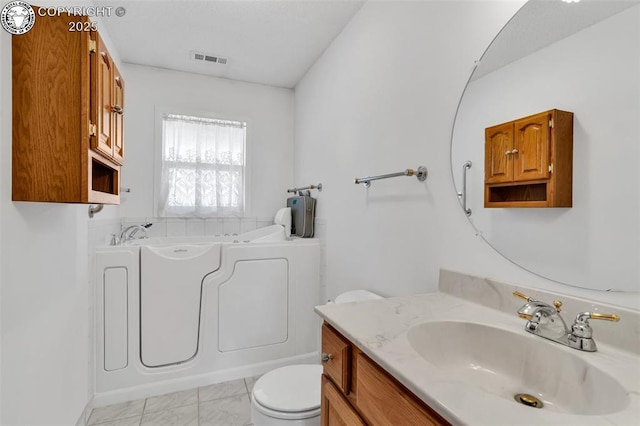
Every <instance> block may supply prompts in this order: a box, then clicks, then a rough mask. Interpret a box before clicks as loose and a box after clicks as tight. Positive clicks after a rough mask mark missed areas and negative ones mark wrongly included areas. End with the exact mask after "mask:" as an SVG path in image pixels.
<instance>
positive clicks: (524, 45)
mask: <svg viewBox="0 0 640 426" xmlns="http://www.w3.org/2000/svg"><path fill="white" fill-rule="evenodd" d="M638 4H640V0H627V1H618V0H581V1H579V2H577V3H567V2H564V1H560V0H554V1H551V0H530V1H528V2H527V3H526V4H525V5H524V6H522V8H521V9H520V10H519V11H518V13H516V14H515V16H514V17H513V18H512V19H511V20H510V21H509V23H508V24H507V25H505V27H504V28H503V29H502V31H501V32H500V33H499V34H498V36H496V38H495V39H494V40H493V42H492V43H491V45H490V46H489V48H488V49H487V51H486V52H485V54H484V55H483V56H482V59H481V61H480V63H479V64H478V66H477V68H476V70H475V72H474V73H473V79H477V78H480V77H482V76H483V75H486V74H488V73H490V72H491V71H494V70H496V69H498V68H500V67H503V66H505V65H507V64H509V63H511V62H513V61H516V60H518V59H521V58H524V57H525V56H527V55H529V54H531V53H534V52H536V51H538V50H540V49H542V48H544V47H546V46H549V45H551V44H553V43H555V42H556V41H559V40H562V39H563V38H566V37H568V36H570V35H572V34H575V33H577V32H578V31H580V30H582V29H584V28H587V27H589V26H591V25H593V24H595V23H597V22H600V21H602V20H604V19H606V18H608V17H609V16H612V15H615V14H616V13H619V12H621V11H623V10H625V9H628V8H629V7H632V6H635V5H638Z"/></svg>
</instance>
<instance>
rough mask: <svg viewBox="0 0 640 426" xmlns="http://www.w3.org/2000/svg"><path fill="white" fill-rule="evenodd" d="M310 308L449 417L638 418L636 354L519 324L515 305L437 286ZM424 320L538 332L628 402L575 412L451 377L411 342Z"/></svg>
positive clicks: (470, 421) (639, 359) (565, 421)
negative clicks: (570, 343) (577, 343)
mask: <svg viewBox="0 0 640 426" xmlns="http://www.w3.org/2000/svg"><path fill="white" fill-rule="evenodd" d="M316 312H317V313H318V314H319V315H320V316H321V317H322V318H323V319H324V320H325V321H326V322H328V323H329V324H331V325H332V326H333V327H334V328H336V329H337V330H338V331H340V332H341V333H342V334H343V335H344V336H345V337H346V338H347V339H349V340H350V341H351V342H352V343H354V344H355V345H356V346H358V347H359V348H360V349H361V350H362V351H363V352H364V353H365V354H367V355H368V356H369V357H370V358H371V359H373V360H374V361H376V362H377V363H378V364H379V365H380V366H381V367H382V368H384V369H385V370H387V371H388V372H389V373H390V374H391V375H393V376H394V377H395V378H396V379H398V380H399V381H400V382H401V383H402V384H404V385H405V386H406V387H407V388H408V389H410V390H411V391H412V392H413V393H414V394H415V395H417V396H418V397H419V398H421V399H422V400H423V401H424V402H425V403H426V404H428V405H429V406H431V407H432V408H433V409H434V410H436V411H437V412H438V413H439V414H440V415H441V416H443V417H444V418H445V419H447V420H448V421H449V422H451V423H452V424H455V425H485V424H486V425H496V424H510V425H515V424H522V425H526V424H531V425H546V424H549V425H551V424H554V425H558V424H562V425H601V424H606V425H629V424H638V421H639V420H638V419H640V356H638V355H637V354H635V353H633V352H630V351H625V350H622V349H619V348H617V347H614V346H611V345H607V344H602V343H598V348H599V350H598V352H593V353H587V352H581V351H577V350H575V349H571V348H568V347H565V346H562V345H560V344H558V343H554V342H551V341H548V340H546V339H543V338H541V337H537V336H534V335H532V334H530V333H527V332H525V331H524V320H522V319H520V318H518V317H517V315H516V314H515V313H513V314H507V313H505V312H500V311H498V310H495V309H491V308H488V307H486V306H482V305H480V304H476V303H473V302H470V301H468V300H464V299H462V298H459V297H455V296H452V295H450V294H447V293H443V292H439V293H430V294H424V295H415V296H405V297H393V298H386V299H382V300H372V301H364V302H353V303H344V304H328V305H323V306H318V307H316ZM429 321H465V322H472V323H476V324H482V325H487V326H490V327H494V328H501V329H504V330H508V331H511V332H516V333H521V334H522V335H523V337H524V338H527V339H528V338H530V339H536V342H535V344H536V345H537V344H539V345H557V346H558V350H561V351H570V352H571V354H573V355H576V356H579V357H584V358H583V359H584V360H585V361H587V362H588V363H589V364H590V365H592V366H594V367H596V368H598V369H600V370H601V371H603V372H605V373H607V374H609V375H610V376H612V377H614V378H615V380H616V381H617V382H618V383H619V384H620V385H621V386H622V387H623V388H624V389H625V391H626V392H627V394H628V397H629V403H628V405H627V406H626V407H625V408H624V409H623V410H621V411H618V412H615V413H610V414H605V415H577V414H573V413H567V412H561V410H559V411H558V410H557V409H556V410H555V411H554V410H551V409H545V408H543V409H534V408H531V407H526V406H523V405H519V404H517V403H516V402H515V401H514V400H513V399H509V398H505V397H502V396H497V395H494V394H492V393H490V392H489V391H485V390H484V389H482V388H480V387H476V386H474V385H472V384H468V383H465V382H462V381H460V380H456V379H452V378H451V377H449V376H448V375H446V374H444V372H443V371H442V370H440V369H439V368H438V367H436V366H435V365H433V364H431V363H430V362H428V361H426V360H425V359H424V358H422V357H421V356H420V355H419V354H418V352H416V351H415V350H414V349H413V347H412V346H411V345H410V343H409V340H408V337H407V333H408V330H409V329H410V328H411V327H412V326H414V325H416V324H420V323H423V322H429ZM433 343H434V344H435V345H437V344H438V342H433ZM588 391H589V392H591V391H590V390H588Z"/></svg>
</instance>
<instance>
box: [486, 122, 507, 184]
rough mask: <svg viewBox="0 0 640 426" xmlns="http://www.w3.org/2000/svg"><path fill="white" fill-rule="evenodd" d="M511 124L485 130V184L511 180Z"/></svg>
mask: <svg viewBox="0 0 640 426" xmlns="http://www.w3.org/2000/svg"><path fill="white" fill-rule="evenodd" d="M512 150H513V123H512V122H510V123H504V124H500V125H498V126H493V127H489V128H487V129H485V144H484V172H485V183H499V182H511V181H512V180H513V153H512Z"/></svg>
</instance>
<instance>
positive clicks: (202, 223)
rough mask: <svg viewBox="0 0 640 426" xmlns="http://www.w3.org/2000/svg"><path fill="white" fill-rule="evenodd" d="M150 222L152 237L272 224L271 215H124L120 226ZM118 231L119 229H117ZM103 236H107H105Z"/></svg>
mask: <svg viewBox="0 0 640 426" xmlns="http://www.w3.org/2000/svg"><path fill="white" fill-rule="evenodd" d="M146 222H150V223H152V224H153V226H151V227H150V228H149V229H147V236H148V237H149V238H152V237H200V236H207V235H210V236H215V235H225V234H229V235H232V234H242V233H245V232H249V231H253V230H255V229H258V228H264V227H266V226H269V225H273V217H253V216H252V217H210V218H206V219H203V218H197V217H196V218H163V217H153V216H149V217H125V218H122V219H121V225H122V228H123V229H124V228H126V227H127V226H130V225H138V224H141V223H146ZM118 232H119V230H118ZM104 238H107V236H105V237H104Z"/></svg>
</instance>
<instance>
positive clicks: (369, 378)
mask: <svg viewBox="0 0 640 426" xmlns="http://www.w3.org/2000/svg"><path fill="white" fill-rule="evenodd" d="M357 364H358V379H357V380H358V385H357V386H358V393H357V395H356V401H357V406H358V409H359V410H360V412H361V413H362V414H363V416H365V417H366V419H367V421H368V422H369V424H371V425H374V426H377V425H381V426H382V425H385V426H386V425H403V426H439V425H448V422H446V421H445V420H444V419H442V418H441V417H440V416H439V415H438V414H436V413H435V412H434V411H433V410H431V409H430V408H429V407H422V406H420V404H419V403H417V402H416V400H415V399H414V398H413V397H412V396H411V395H410V394H409V392H408V391H406V390H405V389H403V388H401V387H400V385H398V384H396V382H394V380H392V379H391V378H390V377H389V375H388V374H387V373H386V372H385V371H384V370H382V369H381V368H380V367H378V366H377V365H376V364H375V363H374V362H373V361H372V360H370V359H369V358H368V357H366V356H365V355H363V354H362V353H359V354H358V361H357ZM427 410H429V411H427Z"/></svg>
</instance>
